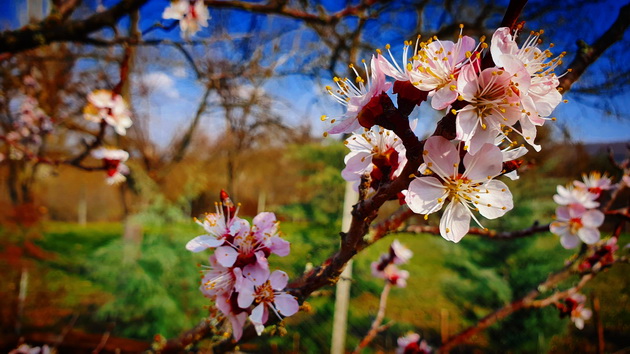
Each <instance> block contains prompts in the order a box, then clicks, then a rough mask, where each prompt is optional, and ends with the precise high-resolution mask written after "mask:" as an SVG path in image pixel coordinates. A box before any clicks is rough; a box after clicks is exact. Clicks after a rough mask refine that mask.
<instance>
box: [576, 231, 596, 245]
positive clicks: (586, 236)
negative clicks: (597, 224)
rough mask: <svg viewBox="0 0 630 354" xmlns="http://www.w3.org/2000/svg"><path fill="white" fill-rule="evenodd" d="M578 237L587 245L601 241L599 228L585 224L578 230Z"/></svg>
mask: <svg viewBox="0 0 630 354" xmlns="http://www.w3.org/2000/svg"><path fill="white" fill-rule="evenodd" d="M577 235H578V237H579V238H580V239H581V240H582V241H584V243H586V244H587V245H592V244H594V243H595V242H597V241H599V237H600V234H599V230H597V228H594V227H588V226H583V227H581V228H580V229H579V230H578V232H577Z"/></svg>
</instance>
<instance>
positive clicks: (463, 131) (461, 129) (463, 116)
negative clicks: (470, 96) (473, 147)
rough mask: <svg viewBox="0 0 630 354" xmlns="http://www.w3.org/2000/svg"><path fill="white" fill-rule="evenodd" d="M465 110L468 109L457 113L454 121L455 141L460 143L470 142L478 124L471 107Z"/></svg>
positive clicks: (477, 118)
mask: <svg viewBox="0 0 630 354" xmlns="http://www.w3.org/2000/svg"><path fill="white" fill-rule="evenodd" d="M466 108H469V109H465V110H463V111H460V112H459V113H457V118H456V120H455V130H456V134H457V139H459V140H461V141H470V138H472V136H473V134H474V133H475V130H476V129H477V124H478V123H479V117H478V116H477V113H476V111H475V110H474V109H473V108H472V106H470V105H468V106H466Z"/></svg>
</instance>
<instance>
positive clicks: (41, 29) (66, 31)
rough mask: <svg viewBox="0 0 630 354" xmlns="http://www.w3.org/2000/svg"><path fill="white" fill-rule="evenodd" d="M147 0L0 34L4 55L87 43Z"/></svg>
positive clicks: (53, 18) (131, 0) (125, 0)
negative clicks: (68, 19) (69, 19)
mask: <svg viewBox="0 0 630 354" xmlns="http://www.w3.org/2000/svg"><path fill="white" fill-rule="evenodd" d="M147 1H148V0H122V1H120V2H119V3H118V4H116V5H114V6H112V7H111V8H110V9H108V10H106V11H103V12H100V13H96V14H94V15H92V16H90V17H88V18H86V19H83V20H76V21H65V22H61V20H62V18H59V17H58V16H57V15H55V14H53V15H50V16H48V17H46V18H45V19H44V20H43V21H41V22H39V23H36V24H32V25H28V26H25V27H23V28H21V29H18V30H15V31H5V32H2V33H0V53H17V52H21V51H24V50H28V49H33V48H36V47H39V46H42V45H46V44H50V43H53V42H68V41H87V40H89V37H88V35H89V34H91V33H93V32H96V31H98V30H100V29H102V28H104V27H109V26H113V25H115V24H116V22H118V20H119V19H120V18H121V17H123V16H124V15H127V14H129V13H131V12H132V11H134V10H137V9H139V8H140V7H141V6H142V5H144V3H146V2H147Z"/></svg>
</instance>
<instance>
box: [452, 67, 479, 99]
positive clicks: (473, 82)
mask: <svg viewBox="0 0 630 354" xmlns="http://www.w3.org/2000/svg"><path fill="white" fill-rule="evenodd" d="M478 88H479V83H478V76H477V72H476V71H475V67H474V66H473V65H472V64H466V65H464V66H462V68H461V70H460V72H459V75H458V76H457V91H458V92H459V93H460V94H461V95H462V96H463V97H464V100H466V101H470V100H471V99H472V98H474V97H475V95H476V94H477V89H478Z"/></svg>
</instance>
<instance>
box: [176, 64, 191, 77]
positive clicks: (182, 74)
mask: <svg viewBox="0 0 630 354" xmlns="http://www.w3.org/2000/svg"><path fill="white" fill-rule="evenodd" d="M173 76H175V77H178V78H184V77H187V76H188V72H186V68H184V67H183V66H176V67H175V68H174V69H173Z"/></svg>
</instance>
